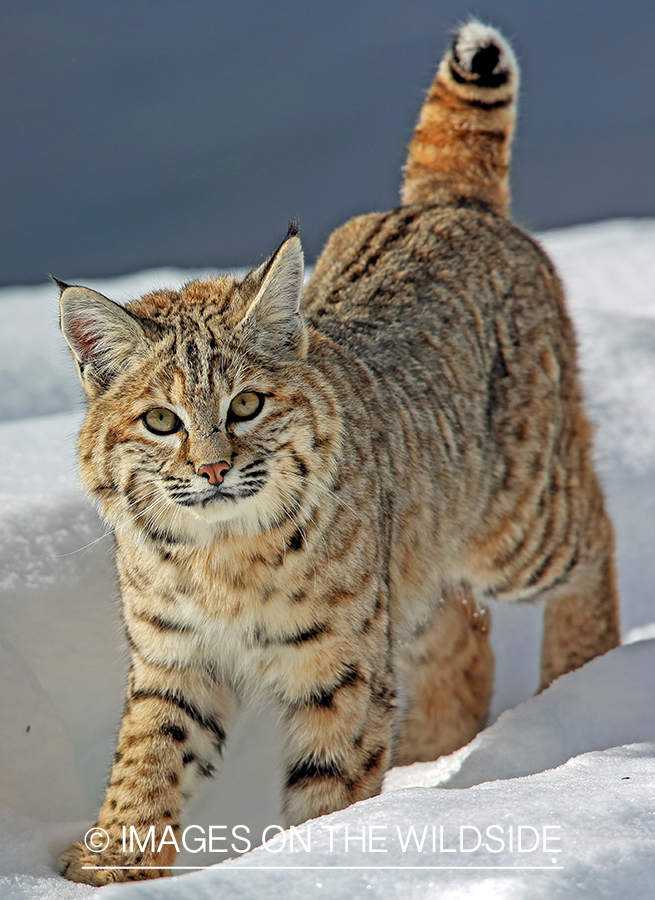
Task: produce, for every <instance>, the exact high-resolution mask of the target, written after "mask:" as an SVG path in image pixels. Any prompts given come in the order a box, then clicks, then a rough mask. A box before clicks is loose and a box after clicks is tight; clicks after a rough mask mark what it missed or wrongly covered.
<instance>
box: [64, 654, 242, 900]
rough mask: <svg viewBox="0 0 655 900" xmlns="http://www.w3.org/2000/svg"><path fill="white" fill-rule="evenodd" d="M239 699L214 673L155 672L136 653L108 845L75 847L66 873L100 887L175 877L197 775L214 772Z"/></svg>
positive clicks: (106, 813) (103, 815)
mask: <svg viewBox="0 0 655 900" xmlns="http://www.w3.org/2000/svg"><path fill="white" fill-rule="evenodd" d="M232 700H233V697H232V695H231V692H230V691H229V690H228V689H226V688H225V687H223V686H222V685H220V684H218V683H217V682H216V679H215V677H213V676H212V670H211V667H209V666H207V667H205V666H202V665H196V666H188V667H185V668H182V667H181V666H179V667H178V666H166V667H162V666H160V665H157V666H154V665H151V664H149V663H146V662H144V661H143V660H142V659H140V658H139V656H138V655H137V654H136V653H135V654H134V660H133V666H132V670H131V672H130V677H129V683H128V692H127V703H126V707H125V713H124V715H123V721H122V723H121V728H120V733H119V737H118V747H117V750H116V755H115V758H114V764H113V767H112V771H111V778H110V781H109V786H108V788H107V794H106V797H105V801H104V803H103V804H102V807H101V809H100V813H99V815H98V822H97V827H98V828H99V829H103V830H104V832H106V838H105V837H104V835H103V834H102V832H97V835H96V847H101V846H102V844H104V843H105V841H106V843H107V846H106V848H105V849H102V851H101V852H92V851H91V850H89V849H88V848H87V847H86V846H85V845H84V844H82V843H77V844H73V845H72V846H71V847H70V848H69V849H68V850H67V851H66V852H65V853H63V854H62V856H61V859H60V866H61V871H62V874H64V875H65V876H66V877H67V878H69V879H70V880H71V881H80V882H85V883H87V884H93V885H101V884H107V883H108V882H112V881H132V880H135V879H141V878H158V877H160V876H162V875H167V874H168V869H169V868H170V866H171V865H172V863H173V861H174V859H175V856H176V855H177V850H178V848H179V847H180V837H181V828H180V815H181V811H182V805H183V802H184V801H185V800H186V799H188V797H189V796H190V791H191V787H192V783H193V781H194V779H195V776H196V775H197V774H202V775H208V774H211V772H212V765H211V760H212V759H213V758H214V756H215V754H216V752H217V751H220V750H221V748H222V746H223V743H224V741H225V723H226V720H227V717H228V714H229V710H230V707H231V705H232ZM136 836H138V841H139V842H138V843H137V840H136ZM139 844H140V845H141V846H139ZM142 848H144V849H142ZM104 867H109V868H104ZM119 867H132V868H119Z"/></svg>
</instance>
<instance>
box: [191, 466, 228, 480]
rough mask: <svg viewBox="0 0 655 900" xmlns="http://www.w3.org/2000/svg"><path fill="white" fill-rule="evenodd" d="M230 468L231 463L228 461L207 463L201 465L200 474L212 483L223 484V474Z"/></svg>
mask: <svg viewBox="0 0 655 900" xmlns="http://www.w3.org/2000/svg"><path fill="white" fill-rule="evenodd" d="M229 468H230V465H229V463H226V462H217V463H207V465H206V466H200V468H199V469H198V475H201V476H202V477H203V478H206V479H207V480H208V481H209V483H210V484H222V483H223V476H224V475H225V473H226V472H227V470H228V469H229Z"/></svg>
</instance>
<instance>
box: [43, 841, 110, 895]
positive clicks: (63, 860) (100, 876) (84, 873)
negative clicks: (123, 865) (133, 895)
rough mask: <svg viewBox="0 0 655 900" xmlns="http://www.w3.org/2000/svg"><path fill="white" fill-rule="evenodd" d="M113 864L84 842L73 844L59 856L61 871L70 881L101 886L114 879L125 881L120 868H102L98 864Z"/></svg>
mask: <svg viewBox="0 0 655 900" xmlns="http://www.w3.org/2000/svg"><path fill="white" fill-rule="evenodd" d="M104 865H111V862H109V863H107V862H105V861H104V860H103V857H102V854H101V853H91V852H90V851H89V850H87V848H86V847H85V846H84V844H71V846H70V847H69V848H68V850H65V851H64V852H63V853H62V854H61V856H60V857H59V871H60V873H61V874H62V875H63V876H64V878H68V880H69V881H78V882H80V883H81V884H92V885H95V886H96V887H99V886H100V885H102V884H110V883H111V882H114V881H124V880H125V879H124V878H121V877H120V876H121V874H123V873H122V872H121V870H120V869H100V868H98V866H104Z"/></svg>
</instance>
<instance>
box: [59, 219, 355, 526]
mask: <svg viewBox="0 0 655 900" xmlns="http://www.w3.org/2000/svg"><path fill="white" fill-rule="evenodd" d="M288 244H296V245H297V247H296V248H294V247H291V248H288V247H287V245H288ZM285 248H287V249H286V251H285ZM294 249H295V253H294ZM298 253H299V241H298V239H297V238H295V237H292V238H291V239H290V240H287V241H286V242H285V243H284V244H283V245H282V247H281V248H280V250H279V251H278V254H277V255H276V257H274V261H273V264H268V265H267V266H266V267H265V271H264V273H263V274H262V273H261V272H255V273H251V275H250V276H248V277H247V278H246V279H245V280H244V281H243V282H241V283H237V282H236V281H235V280H234V279H230V278H228V279H217V280H216V281H209V282H204V283H196V284H191V285H188V286H187V287H186V288H184V289H183V290H182V291H181V292H180V294H179V295H176V294H172V293H161V294H153V295H150V296H148V297H146V298H144V299H143V300H141V301H139V302H137V303H133V304H130V305H129V306H128V307H127V309H126V310H125V309H122V308H121V307H118V306H116V305H115V304H113V303H112V302H111V301H109V300H107V299H106V298H103V297H101V295H97V294H94V292H91V291H88V290H87V289H84V288H66V289H65V290H64V292H63V294H62V308H63V309H64V317H63V323H64V333H65V334H66V337H67V339H68V340H69V343H70V344H71V347H72V349H73V352H74V353H75V355H76V359H77V361H78V366H79V368H80V375H81V378H82V382H83V384H84V386H85V389H86V391H87V394H88V396H89V399H90V408H89V414H88V416H87V420H86V422H85V424H84V426H83V429H82V432H81V435H80V447H81V462H82V475H83V479H84V482H85V485H86V487H87V488H88V489H89V490H90V491H91V492H92V493H93V494H95V496H97V497H98V498H99V499H100V500H101V504H102V508H103V511H104V513H105V515H106V516H107V518H108V519H109V521H110V522H111V523H112V524H113V525H114V526H115V527H119V526H120V527H125V526H126V524H127V523H129V524H130V525H132V526H133V527H135V528H136V530H137V531H141V532H145V533H146V534H149V535H150V536H154V537H157V536H165V537H168V538H171V539H174V540H175V539H177V540H187V539H204V538H206V537H209V536H211V534H213V533H214V531H215V527H216V523H221V522H223V523H230V527H231V528H233V529H234V528H236V529H238V530H239V531H245V532H251V533H252V532H258V531H261V530H267V529H271V528H274V527H276V526H277V525H280V524H281V523H282V522H286V521H288V520H289V519H293V518H294V517H295V516H297V514H298V512H299V510H300V509H301V507H303V506H306V504H307V503H308V502H314V501H315V502H318V499H317V498H318V497H319V496H320V493H318V492H320V491H321V490H324V489H325V479H326V477H328V476H329V475H330V474H331V472H332V469H333V455H334V451H335V447H336V445H337V442H338V432H339V426H338V419H337V413H336V407H335V405H334V401H333V399H332V397H331V391H330V389H329V388H328V387H327V385H326V384H325V383H324V380H323V379H321V378H319V377H318V375H317V373H316V372H315V370H314V369H313V368H312V367H311V366H310V365H309V364H308V363H307V361H306V346H307V335H306V330H305V326H304V323H303V321H302V318H301V316H300V313H299V311H298V301H299V296H300V287H301V285H302V262H301V260H302V257H300V264H298ZM280 257H281V259H280ZM281 268H282V269H283V270H284V271H282V272H280V271H279V270H280V269H281ZM294 275H295V279H294V278H293V276H294ZM289 280H291V281H292V285H291V289H290V288H289V284H288V282H289ZM271 282H272V283H271ZM285 290H286V293H285ZM290 297H291V302H290V300H289V298H290ZM66 316H67V317H66Z"/></svg>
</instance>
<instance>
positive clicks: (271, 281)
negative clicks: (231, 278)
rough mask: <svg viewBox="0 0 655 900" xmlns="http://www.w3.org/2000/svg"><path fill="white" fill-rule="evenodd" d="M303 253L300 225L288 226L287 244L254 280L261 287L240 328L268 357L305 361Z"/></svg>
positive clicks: (282, 246)
mask: <svg viewBox="0 0 655 900" xmlns="http://www.w3.org/2000/svg"><path fill="white" fill-rule="evenodd" d="M303 275H304V265H303V252H302V245H301V243H300V238H299V237H298V228H297V226H294V225H292V226H289V231H288V232H287V236H286V238H285V239H284V241H283V242H282V243H281V244H280V246H279V248H278V249H277V251H276V252H275V253H274V254H273V256H272V257H271V258H270V259H269V260H268V262H266V263H264V265H263V266H262V267H261V268H260V269H259V270H258V271H256V272H253V273H252V277H254V278H259V279H261V284H260V286H259V289H258V291H257V294H256V296H255V299H254V300H253V301H252V303H251V304H250V307H249V309H248V312H247V313H246V315H245V317H244V319H243V320H242V322H241V327H242V328H245V329H247V330H248V333H249V336H250V338H251V340H252V341H253V342H254V343H255V345H256V346H257V347H258V349H260V350H262V351H263V352H264V353H265V354H266V355H273V356H278V357H284V356H286V357H288V356H291V357H295V358H297V359H299V358H303V357H304V356H306V355H307V327H306V325H305V322H304V320H303V317H302V315H301V313H300V296H301V294H302V286H303Z"/></svg>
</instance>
